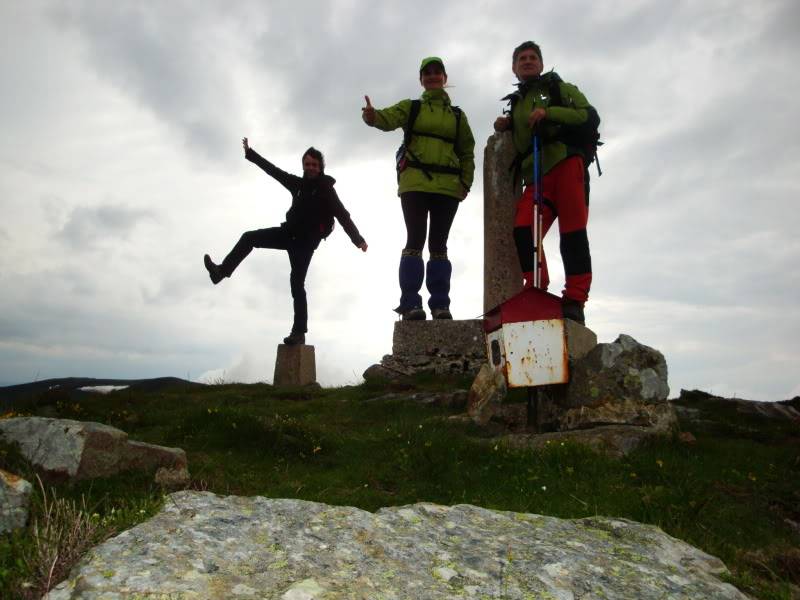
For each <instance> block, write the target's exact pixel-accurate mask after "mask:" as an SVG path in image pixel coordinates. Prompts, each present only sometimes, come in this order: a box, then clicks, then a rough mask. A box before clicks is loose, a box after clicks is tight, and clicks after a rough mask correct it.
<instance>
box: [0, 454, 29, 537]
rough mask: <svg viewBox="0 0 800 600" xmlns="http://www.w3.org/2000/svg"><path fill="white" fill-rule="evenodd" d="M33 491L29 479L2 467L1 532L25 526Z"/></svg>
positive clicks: (0, 482) (0, 484) (0, 493)
mask: <svg viewBox="0 0 800 600" xmlns="http://www.w3.org/2000/svg"><path fill="white" fill-rule="evenodd" d="M32 491H33V486H31V484H30V482H29V481H26V480H24V479H22V477H18V476H17V475H14V474H13V473H9V472H8V471H4V470H3V469H0V533H6V532H7V531H13V530H14V529H19V528H20V527H24V526H25V523H27V522H28V506H29V505H30V501H31V492H32Z"/></svg>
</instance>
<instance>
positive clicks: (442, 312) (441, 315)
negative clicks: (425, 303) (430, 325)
mask: <svg viewBox="0 0 800 600" xmlns="http://www.w3.org/2000/svg"><path fill="white" fill-rule="evenodd" d="M431 317H432V318H434V319H452V318H453V315H452V314H451V313H450V309H449V308H447V307H445V308H432V309H431Z"/></svg>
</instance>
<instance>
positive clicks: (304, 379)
mask: <svg viewBox="0 0 800 600" xmlns="http://www.w3.org/2000/svg"><path fill="white" fill-rule="evenodd" d="M316 380H317V364H316V360H315V358H314V346H306V345H305V344H299V345H291V346H290V345H287V344H278V355H277V356H276V357H275V377H273V380H272V383H273V384H274V385H308V384H309V383H314V382H315V381H316Z"/></svg>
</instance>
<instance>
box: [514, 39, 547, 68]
mask: <svg viewBox="0 0 800 600" xmlns="http://www.w3.org/2000/svg"><path fill="white" fill-rule="evenodd" d="M524 50H533V51H534V52H536V54H538V55H539V60H542V49H541V48H539V44H537V43H536V42H531V41H530V40H528V41H527V42H522V43H521V44H520V45H519V46H517V47H516V48H514V55H513V56H512V57H511V62H512V63H515V62H517V57H518V56H519V55H520V54H521V53H522V52H523V51H524Z"/></svg>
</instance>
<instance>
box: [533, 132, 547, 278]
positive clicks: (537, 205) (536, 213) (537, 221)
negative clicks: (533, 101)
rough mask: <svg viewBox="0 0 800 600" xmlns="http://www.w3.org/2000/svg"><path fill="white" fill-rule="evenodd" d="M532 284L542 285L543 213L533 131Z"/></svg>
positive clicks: (538, 157)
mask: <svg viewBox="0 0 800 600" xmlns="http://www.w3.org/2000/svg"><path fill="white" fill-rule="evenodd" d="M532 143H533V219H532V223H531V227H532V228H533V285H534V287H537V288H540V289H541V287H542V238H543V237H544V236H543V232H542V229H543V228H544V227H543V225H544V215H543V214H542V213H543V211H542V208H543V206H542V168H541V165H540V162H541V156H540V153H541V152H540V148H539V134H538V133H537V132H536V131H535V130H534V133H533V140H532Z"/></svg>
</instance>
